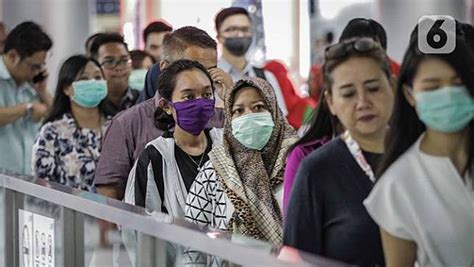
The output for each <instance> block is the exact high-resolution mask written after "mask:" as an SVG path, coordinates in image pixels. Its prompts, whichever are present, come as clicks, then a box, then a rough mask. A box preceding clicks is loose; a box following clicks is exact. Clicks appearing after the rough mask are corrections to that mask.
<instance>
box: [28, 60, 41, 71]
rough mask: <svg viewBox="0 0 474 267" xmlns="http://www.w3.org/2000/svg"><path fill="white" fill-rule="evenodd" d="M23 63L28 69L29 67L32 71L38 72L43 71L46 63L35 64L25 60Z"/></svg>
mask: <svg viewBox="0 0 474 267" xmlns="http://www.w3.org/2000/svg"><path fill="white" fill-rule="evenodd" d="M23 62H25V64H26V65H28V67H30V68H31V70H33V71H40V70H42V69H44V67H45V66H46V63H41V64H35V63H30V62H28V61H26V60H24V61H23Z"/></svg>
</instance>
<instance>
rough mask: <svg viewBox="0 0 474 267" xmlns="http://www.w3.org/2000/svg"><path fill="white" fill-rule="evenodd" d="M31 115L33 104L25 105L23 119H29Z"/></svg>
mask: <svg viewBox="0 0 474 267" xmlns="http://www.w3.org/2000/svg"><path fill="white" fill-rule="evenodd" d="M32 113H33V104H32V103H28V104H26V112H25V115H24V116H23V117H25V118H29V117H31V114H32Z"/></svg>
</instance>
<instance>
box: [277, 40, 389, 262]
mask: <svg viewBox="0 0 474 267" xmlns="http://www.w3.org/2000/svg"><path fill="white" fill-rule="evenodd" d="M323 75H324V76H323V77H324V88H325V91H324V99H323V100H322V101H325V105H321V106H320V108H319V110H318V111H317V114H316V116H328V117H330V119H319V120H316V121H320V122H325V123H327V121H331V125H333V129H332V134H331V133H329V132H328V133H326V134H327V135H329V136H332V135H337V133H338V132H341V131H342V132H343V134H341V135H340V136H339V137H337V138H334V139H333V140H332V141H330V142H329V143H326V144H325V145H324V146H322V147H320V148H318V149H317V150H315V151H313V152H312V153H311V154H309V155H308V156H307V157H306V158H305V159H304V160H303V161H302V163H301V165H300V167H299V170H298V172H297V175H296V179H295V184H294V186H293V188H292V191H291V196H290V202H289V206H288V210H287V213H286V217H285V233H284V243H285V245H288V246H291V247H295V248H298V249H301V250H303V251H307V252H311V253H314V254H318V255H322V256H324V257H329V258H333V259H336V260H340V261H342V262H346V263H349V264H355V265H361V266H383V265H384V257H383V251H382V243H381V241H380V235H379V229H378V227H377V225H376V224H375V222H373V221H372V219H371V218H370V216H369V214H368V213H367V212H366V211H365V208H364V206H363V204H362V201H363V200H364V199H365V198H366V197H367V196H368V195H369V193H370V190H371V189H372V186H373V184H374V181H375V176H374V171H375V169H376V167H377V164H378V161H379V159H380V157H381V155H382V154H383V152H384V149H383V144H384V139H385V134H386V131H387V128H388V127H387V126H388V121H389V119H390V116H391V112H392V106H393V84H394V79H393V78H392V75H391V71H390V64H389V61H388V58H387V55H386V54H385V52H384V50H383V49H382V48H381V47H380V45H379V44H378V43H377V42H375V41H374V40H373V39H371V38H360V39H352V40H347V41H343V42H341V43H337V44H335V45H332V46H329V47H328V48H327V49H326V52H325V63H324V65H323ZM323 126H324V125H320V127H323ZM314 127H318V126H314Z"/></svg>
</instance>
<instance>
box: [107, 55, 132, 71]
mask: <svg viewBox="0 0 474 267" xmlns="http://www.w3.org/2000/svg"><path fill="white" fill-rule="evenodd" d="M131 63H132V60H131V59H130V58H121V59H118V60H116V59H109V60H106V61H104V62H102V63H101V64H100V65H101V66H102V67H104V68H106V69H109V70H112V69H115V68H116V67H117V66H125V65H128V64H131Z"/></svg>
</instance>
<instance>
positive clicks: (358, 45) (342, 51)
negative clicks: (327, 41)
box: [324, 38, 380, 60]
mask: <svg viewBox="0 0 474 267" xmlns="http://www.w3.org/2000/svg"><path fill="white" fill-rule="evenodd" d="M375 49H380V45H379V44H378V43H377V42H376V41H375V40H374V39H372V38H359V39H355V40H351V41H345V42H344V41H343V42H342V43H337V44H334V45H331V46H328V47H327V48H326V50H325V51H324V59H325V60H331V59H340V58H343V57H346V56H347V55H349V54H350V53H354V52H356V53H367V52H370V51H372V50H375Z"/></svg>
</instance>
